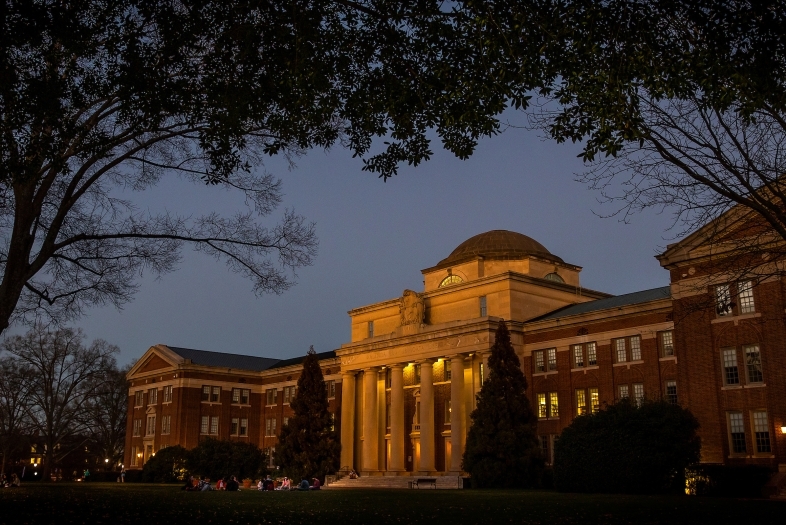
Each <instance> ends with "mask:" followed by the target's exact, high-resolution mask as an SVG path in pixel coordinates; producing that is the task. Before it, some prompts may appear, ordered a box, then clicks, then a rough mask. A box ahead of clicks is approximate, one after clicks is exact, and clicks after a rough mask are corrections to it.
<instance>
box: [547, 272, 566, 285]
mask: <svg viewBox="0 0 786 525" xmlns="http://www.w3.org/2000/svg"><path fill="white" fill-rule="evenodd" d="M544 279H546V280H547V281H554V282H555V283H564V282H565V279H563V278H562V277H560V275H559V274H558V273H557V272H551V273H549V274H547V275H546V277H544Z"/></svg>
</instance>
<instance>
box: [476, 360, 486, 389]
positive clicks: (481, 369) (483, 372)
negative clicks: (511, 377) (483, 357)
mask: <svg viewBox="0 0 786 525" xmlns="http://www.w3.org/2000/svg"><path fill="white" fill-rule="evenodd" d="M478 372H479V373H478V375H479V376H480V386H481V387H482V386H483V378H484V377H486V369H485V368H484V366H483V363H480V365H479V366H478Z"/></svg>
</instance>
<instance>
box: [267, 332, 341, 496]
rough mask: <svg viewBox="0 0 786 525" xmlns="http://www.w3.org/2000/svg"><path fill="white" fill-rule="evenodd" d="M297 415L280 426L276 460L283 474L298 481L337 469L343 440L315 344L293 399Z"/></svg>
mask: <svg viewBox="0 0 786 525" xmlns="http://www.w3.org/2000/svg"><path fill="white" fill-rule="evenodd" d="M291 406H292V409H293V410H294V412H295V415H294V416H293V417H291V418H289V422H288V423H287V424H286V425H284V426H283V427H282V428H281V434H280V436H279V441H278V443H279V444H278V448H277V450H276V456H275V458H276V462H277V463H278V465H279V466H280V467H281V468H282V470H283V472H284V474H286V475H287V476H289V477H291V478H293V479H294V480H296V481H298V480H301V479H311V478H312V477H316V478H319V479H321V480H323V481H324V477H325V475H326V474H331V473H333V472H336V471H337V470H338V467H339V465H338V464H339V458H340V454H341V443H340V442H339V440H338V436H337V434H336V431H335V430H334V427H333V425H334V423H333V418H332V417H331V414H330V412H328V399H327V390H326V388H325V380H324V377H323V376H322V369H321V368H320V367H319V360H318V359H317V354H316V352H314V347H313V346H312V347H311V348H310V349H309V351H308V354H307V355H306V359H305V360H304V361H303V372H302V373H301V374H300V378H298V381H297V393H296V394H295V398H294V399H293V400H292V403H291Z"/></svg>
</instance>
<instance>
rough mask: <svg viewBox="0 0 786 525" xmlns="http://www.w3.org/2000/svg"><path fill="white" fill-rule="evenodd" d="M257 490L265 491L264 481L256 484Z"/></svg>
mask: <svg viewBox="0 0 786 525" xmlns="http://www.w3.org/2000/svg"><path fill="white" fill-rule="evenodd" d="M257 490H265V481H264V480H262V479H260V480H259V481H258V482H257Z"/></svg>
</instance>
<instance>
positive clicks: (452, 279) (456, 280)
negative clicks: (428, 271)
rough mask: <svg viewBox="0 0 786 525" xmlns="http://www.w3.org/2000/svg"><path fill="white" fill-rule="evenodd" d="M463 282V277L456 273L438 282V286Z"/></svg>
mask: <svg viewBox="0 0 786 525" xmlns="http://www.w3.org/2000/svg"><path fill="white" fill-rule="evenodd" d="M463 282H464V279H462V278H461V277H459V276H458V275H448V276H447V277H445V278H444V279H442V282H441V283H439V287H440V288H442V287H443V286H450V285H451V284H461V283H463Z"/></svg>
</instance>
